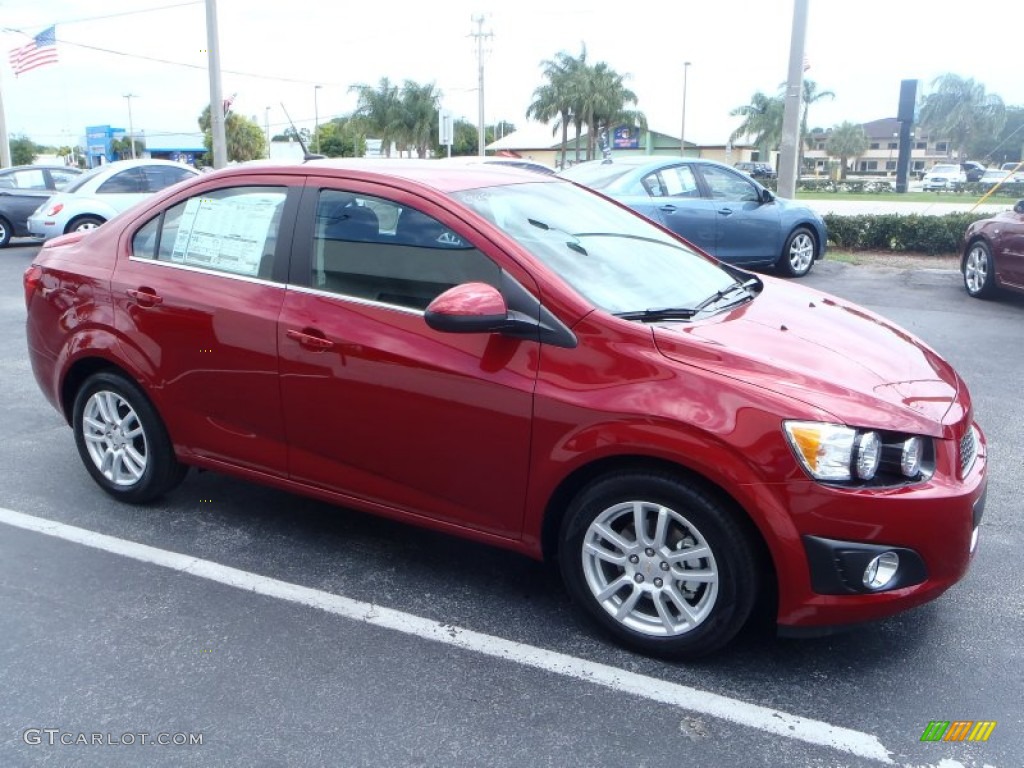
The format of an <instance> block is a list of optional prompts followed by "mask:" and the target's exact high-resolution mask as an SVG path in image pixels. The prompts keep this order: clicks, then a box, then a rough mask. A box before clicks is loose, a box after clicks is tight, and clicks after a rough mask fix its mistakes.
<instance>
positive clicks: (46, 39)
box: [10, 27, 57, 75]
mask: <svg viewBox="0 0 1024 768" xmlns="http://www.w3.org/2000/svg"><path fill="white" fill-rule="evenodd" d="M56 30H57V28H56V27H50V28H49V29H44V30H43V31H42V32H40V33H39V34H38V35H36V36H35V37H33V38H32V42H31V43H28V44H27V45H23V46H21V48H15V49H14V50H12V51H11V56H10V60H11V69H13V70H14V74H15V75H22V74H24V73H26V72H28V71H29V70H33V69H35V68H36V67H41V66H43V65H44V64H56V63H57V31H56Z"/></svg>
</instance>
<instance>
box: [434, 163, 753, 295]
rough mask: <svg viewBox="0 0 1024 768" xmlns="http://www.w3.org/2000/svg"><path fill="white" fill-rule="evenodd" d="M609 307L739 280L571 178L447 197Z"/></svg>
mask: <svg viewBox="0 0 1024 768" xmlns="http://www.w3.org/2000/svg"><path fill="white" fill-rule="evenodd" d="M452 197H454V198H455V199H457V200H458V201H460V202H461V203H463V204H464V205H466V206H468V207H469V208H471V209H472V210H474V211H476V212H477V213H479V214H480V215H481V216H483V217H484V218H485V219H487V220H488V221H490V222H491V223H493V224H494V225H495V226H497V227H499V228H500V229H502V230H504V231H505V232H506V233H507V234H508V235H509V236H510V237H512V238H513V239H514V240H515V241H516V242H517V243H519V244H520V245H521V246H522V247H523V248H525V249H526V250H527V251H529V252H530V253H531V254H533V256H534V257H535V258H537V259H538V260H539V261H541V262H542V263H543V264H545V265H546V266H547V267H549V268H550V269H551V270H552V271H553V272H555V273H556V274H557V275H559V276H560V277H561V278H562V279H563V280H565V281H566V282H567V283H568V284H569V285H570V286H572V287H573V288H574V289H575V290H576V291H578V292H579V293H580V294H581V295H582V296H584V297H585V298H586V299H587V300H588V301H590V302H592V303H593V304H594V305H596V306H598V307H600V308H602V309H604V310H607V311H608V312H612V313H623V312H638V311H641V312H642V311H644V310H648V309H662V308H666V307H695V306H697V305H698V304H700V303H701V302H703V301H705V300H706V299H708V298H709V297H710V296H714V295H715V294H717V293H719V292H721V291H727V290H729V289H730V288H732V287H733V286H734V285H736V283H737V280H736V279H735V278H734V277H732V275H730V274H729V273H728V272H727V271H725V270H724V269H722V267H720V266H719V265H717V264H715V263H713V262H710V261H708V260H707V259H704V258H703V257H701V256H698V255H697V254H696V253H694V252H693V251H692V250H691V249H689V248H687V247H686V246H685V245H683V244H682V243H680V242H679V241H678V240H676V239H675V238H674V237H672V236H671V235H669V234H668V233H666V232H665V231H663V230H662V229H660V228H658V227H656V226H655V225H653V224H651V223H650V222H649V221H648V220H647V219H645V218H643V217H642V216H640V215H639V214H635V213H633V212H631V211H628V210H626V209H623V208H621V207H619V206H618V205H616V204H614V203H612V202H610V201H608V200H606V199H605V198H603V197H600V196H599V195H595V194H593V193H591V192H588V191H587V190H584V189H581V188H579V187H577V186H575V185H573V184H569V183H537V184H511V185H505V186H496V187H485V188H481V189H472V190H467V191H463V192H456V193H454V194H453V195H452Z"/></svg>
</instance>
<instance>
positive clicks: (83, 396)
mask: <svg viewBox="0 0 1024 768" xmlns="http://www.w3.org/2000/svg"><path fill="white" fill-rule="evenodd" d="M73 417H74V418H73V423H74V430H75V444H76V445H77V446H78V453H79V455H80V456H81V458H82V462H83V463H84V464H85V468H86V469H87V470H88V471H89V474H90V475H92V478H93V480H95V481H96V482H97V483H98V484H99V486H100V487H101V488H102V489H103V490H104V491H106V492H107V493H109V494H110V495H111V496H114V497H115V498H117V499H120V500H122V501H127V502H132V503H136V504H142V503H145V502H149V501H153V500H154V499H156V498H158V497H159V496H161V495H163V494H164V493H166V492H167V491H169V490H171V489H172V488H173V487H174V486H176V485H177V484H178V483H180V482H181V480H182V478H184V476H185V473H186V472H187V470H188V468H187V467H185V466H184V465H182V464H179V463H178V461H177V459H176V458H175V456H174V449H173V447H172V446H171V440H170V438H169V437H168V435H167V430H166V428H165V427H164V425H163V422H162V421H161V420H160V417H159V415H157V412H156V409H154V408H153V406H152V405H151V404H150V402H149V399H148V398H147V397H146V396H145V395H144V394H143V392H142V390H141V389H139V387H138V386H137V385H136V384H135V383H133V382H131V381H129V380H128V379H126V378H125V377H123V376H121V375H119V374H116V373H109V372H103V373H97V374H94V375H93V376H91V377H89V379H87V380H86V382H85V384H84V385H83V386H82V388H81V389H80V390H79V391H78V395H77V396H76V397H75V404H74V414H73Z"/></svg>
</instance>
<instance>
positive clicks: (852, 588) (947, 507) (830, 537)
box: [777, 430, 988, 635]
mask: <svg viewBox="0 0 1024 768" xmlns="http://www.w3.org/2000/svg"><path fill="white" fill-rule="evenodd" d="M978 438H979V446H978V453H977V457H976V458H975V459H974V463H973V465H972V466H971V467H970V469H969V470H968V471H967V473H966V475H965V476H964V477H963V478H962V479H961V478H959V453H958V445H957V444H956V443H954V441H944V442H946V443H947V445H946V446H945V447H944V451H943V454H944V457H943V459H942V460H941V461H940V464H941V466H938V467H937V468H936V473H935V475H934V476H933V477H932V478H931V479H930V480H928V481H927V482H924V483H920V484H918V485H912V486H903V487H899V488H890V489H883V490H878V491H875V492H870V491H841V490H837V491H835V492H833V493H829V492H828V490H827V489H821V487H820V486H818V488H817V489H814V490H815V491H818V490H821V491H822V492H821V493H818V492H809V491H811V488H810V487H808V486H805V487H804V488H803V489H802V494H801V495H800V496H797V495H791V513H792V515H793V520H794V522H795V523H796V525H797V529H798V531H799V534H800V543H799V547H798V549H795V550H791V555H790V556H796V555H797V552H799V557H800V565H801V566H802V567H803V568H804V569H805V570H804V571H803V573H802V574H800V575H798V572H799V571H800V570H801V569H800V568H797V567H789V566H783V567H782V568H780V569H779V570H780V583H779V612H778V625H779V632H780V634H787V635H792V634H807V632H808V630H812V633H817V634H820V633H821V630H824V629H825V628H828V627H836V626H841V625H848V624H860V623H865V622H870V621H875V620H877V619H881V618H885V617H886V616H890V615H893V614H896V613H899V612H902V611H905V610H907V609H910V608H913V607H916V606H918V605H921V604H923V603H926V602H928V601H930V600H934V599H935V598H937V597H939V596H940V595H941V594H942V593H943V592H945V591H946V590H947V589H949V588H950V587H951V586H953V585H954V584H955V583H956V582H957V581H959V580H960V579H961V578H963V576H964V575H965V574H966V572H967V569H968V568H969V566H970V563H971V560H972V558H973V557H974V554H975V552H976V550H977V545H978V536H979V527H980V524H981V519H982V515H983V513H984V509H985V497H986V487H987V483H988V478H987V460H986V448H985V443H984V438H983V437H982V436H981V432H980V430H979V431H978ZM887 551H892V552H895V553H896V555H897V556H898V559H899V569H898V570H897V574H896V576H895V577H894V578H893V579H892V580H891V581H890V582H888V583H887V584H886V585H885V586H884V587H882V588H879V589H872V588H869V587H866V586H865V584H864V572H865V568H866V566H867V564H868V563H869V562H870V561H871V559H872V558H873V557H876V556H878V555H880V554H883V553H885V552H887ZM790 565H793V564H792V563H791V564H790ZM777 567H778V564H777ZM783 573H785V574H786V575H787V576H788V577H789V578H788V579H786V578H784V577H783Z"/></svg>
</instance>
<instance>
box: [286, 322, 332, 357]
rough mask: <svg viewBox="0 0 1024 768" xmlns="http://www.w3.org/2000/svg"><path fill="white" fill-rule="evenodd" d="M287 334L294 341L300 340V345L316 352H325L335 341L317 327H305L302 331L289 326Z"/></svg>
mask: <svg viewBox="0 0 1024 768" xmlns="http://www.w3.org/2000/svg"><path fill="white" fill-rule="evenodd" d="M285 336H287V337H288V338H289V339H291V340H292V341H297V342H299V346H302V347H305V348H306V349H311V350H313V351H314V352H323V351H325V350H328V349H331V348H333V347H334V342H333V341H331V340H330V339H328V338H327V337H326V336H324V335H323V333H321V332H320V331H318V330H316V329H315V328H304V329H302V330H301V331H298V330H295V329H294V328H289V329H288V330H287V331H285Z"/></svg>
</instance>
